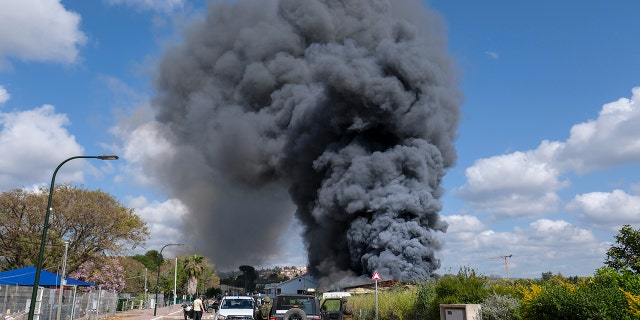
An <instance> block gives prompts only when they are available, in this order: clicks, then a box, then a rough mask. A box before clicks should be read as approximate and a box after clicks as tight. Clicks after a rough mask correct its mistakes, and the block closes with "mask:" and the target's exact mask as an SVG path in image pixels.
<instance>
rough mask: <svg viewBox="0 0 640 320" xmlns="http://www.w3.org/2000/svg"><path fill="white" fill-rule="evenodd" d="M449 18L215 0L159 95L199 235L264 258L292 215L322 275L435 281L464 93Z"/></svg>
mask: <svg viewBox="0 0 640 320" xmlns="http://www.w3.org/2000/svg"><path fill="white" fill-rule="evenodd" d="M442 25H443V24H442V21H441V19H440V17H439V16H438V15H437V14H436V13H434V12H432V11H430V10H429V9H427V8H425V7H424V6H423V4H421V2H420V1H415V0H348V1H347V0H342V1H340V0H277V1H276V0H274V1H264V0H240V1H234V2H225V1H215V2H211V3H210V4H209V7H208V11H207V15H206V16H205V17H203V18H202V19H200V20H197V21H195V22H193V24H192V25H191V26H190V27H189V28H188V29H187V31H186V32H185V34H184V39H183V42H182V43H181V44H180V45H178V46H176V47H173V48H171V49H170V50H168V51H167V52H166V53H165V55H164V56H163V58H162V59H161V61H160V64H159V72H158V77H157V79H156V88H157V96H156V99H155V101H154V105H155V106H156V110H157V116H156V119H157V121H158V122H159V123H160V124H161V125H162V126H163V129H164V134H165V135H166V137H167V139H169V140H170V141H171V143H172V145H173V150H174V153H173V155H172V156H170V157H167V158H165V159H156V160H154V161H156V162H157V164H156V165H153V166H151V168H155V173H154V174H155V175H157V176H160V177H161V179H159V180H161V181H162V183H163V186H164V187H165V188H166V189H167V191H168V192H170V193H171V194H173V195H176V196H177V197H179V198H180V199H181V200H182V201H183V202H184V203H185V204H186V205H187V206H188V207H189V209H190V216H189V217H188V219H187V221H185V232H186V234H187V236H188V238H189V239H190V241H191V244H192V245H194V246H196V247H197V248H198V250H199V251H200V252H201V253H202V254H205V255H207V256H209V257H211V258H212V260H213V261H214V262H215V263H216V265H218V267H219V268H224V267H232V268H237V266H239V265H242V264H250V265H259V264H260V263H262V262H264V261H265V260H266V259H268V258H269V257H270V256H272V255H273V254H274V253H276V252H277V251H278V250H279V248H280V247H281V244H280V243H279V242H278V239H284V240H285V241H286V240H287V239H288V238H290V237H288V235H287V234H286V233H285V232H286V228H287V226H288V225H289V221H291V219H293V215H292V213H293V212H295V217H296V218H297V219H298V220H299V221H300V222H301V224H302V226H303V229H304V230H303V234H302V235H303V239H304V244H305V246H306V249H307V250H308V252H307V253H308V267H309V270H310V271H311V272H312V274H314V275H316V276H320V277H327V279H328V278H330V276H331V275H340V277H343V276H344V275H349V276H370V275H371V274H372V272H373V271H374V270H378V271H379V272H380V273H381V274H382V275H383V276H384V277H385V278H387V279H388V278H393V279H396V280H404V281H410V280H417V279H424V278H425V277H428V276H429V275H430V274H431V273H432V272H433V271H434V270H436V269H437V268H438V267H439V266H440V262H439V260H438V259H437V258H436V257H435V252H436V251H437V250H438V249H439V248H440V247H441V243H440V241H439V240H438V237H437V232H445V231H446V229H447V224H446V223H445V222H444V221H442V220H440V218H439V212H440V211H441V209H442V205H441V202H440V200H439V198H440V197H441V195H442V192H443V191H442V189H441V187H440V182H441V180H442V178H443V176H444V174H445V168H447V167H449V166H452V165H453V164H454V162H455V159H456V152H455V149H454V145H453V141H454V140H455V138H456V129H457V126H458V121H459V113H460V110H459V108H460V103H461V99H462V98H461V94H460V92H459V89H458V82H457V77H456V74H455V72H454V67H453V63H452V61H451V58H450V56H449V55H448V52H447V43H446V36H445V33H444V31H443V30H444V28H443V26H442Z"/></svg>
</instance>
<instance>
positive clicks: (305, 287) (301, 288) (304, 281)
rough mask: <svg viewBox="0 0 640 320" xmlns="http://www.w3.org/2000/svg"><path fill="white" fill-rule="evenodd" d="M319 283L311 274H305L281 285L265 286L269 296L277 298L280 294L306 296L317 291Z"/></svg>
mask: <svg viewBox="0 0 640 320" xmlns="http://www.w3.org/2000/svg"><path fill="white" fill-rule="evenodd" d="M317 287H318V281H316V279H315V278H314V277H312V276H311V275H310V274H303V275H301V276H298V277H295V278H293V279H290V280H287V281H282V282H279V283H269V284H267V285H265V286H264V291H265V293H266V294H267V295H268V296H271V297H275V296H277V295H279V294H284V293H286V294H296V293H297V294H306V293H310V292H313V291H315V290H316V288H317Z"/></svg>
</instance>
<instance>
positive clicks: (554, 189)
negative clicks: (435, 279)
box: [0, 0, 640, 277]
mask: <svg viewBox="0 0 640 320" xmlns="http://www.w3.org/2000/svg"><path fill="white" fill-rule="evenodd" d="M425 6H429V7H431V8H432V9H434V10H436V11H437V12H439V13H440V14H441V16H442V19H443V20H444V25H445V26H446V34H447V37H448V42H449V51H450V52H451V55H452V57H453V60H454V62H455V64H456V70H457V71H458V73H459V77H460V79H461V91H462V92H463V94H464V102H463V104H462V116H461V122H460V127H459V129H458V135H459V138H458V140H457V142H456V149H457V152H458V160H457V163H456V165H455V166H454V167H452V168H450V169H449V170H448V173H447V175H446V176H445V178H444V182H443V188H445V195H444V196H443V198H442V203H443V211H442V213H441V215H442V217H443V218H444V219H445V220H446V221H447V222H449V230H448V232H447V233H445V234H441V235H440V237H441V238H442V239H443V240H444V241H445V243H446V244H445V246H444V248H443V250H441V251H439V252H438V254H437V255H438V256H439V257H440V258H441V260H442V267H441V269H440V271H439V272H456V271H457V270H458V268H459V267H461V266H469V267H472V268H474V269H476V270H478V271H479V272H480V273H482V274H485V275H498V276H505V265H504V261H503V260H502V259H501V258H497V257H500V256H504V255H512V257H511V258H509V259H508V262H509V275H510V277H539V276H540V274H541V273H542V272H547V271H551V272H553V273H562V274H564V275H589V274H592V273H593V271H594V270H595V269H596V268H598V267H600V266H602V264H603V261H604V259H605V252H606V250H607V249H608V248H609V247H610V245H611V242H612V241H613V237H614V235H615V234H616V233H617V230H618V229H619V228H620V226H621V225H623V224H631V225H633V226H634V227H638V226H639V225H640V224H639V222H640V183H639V180H640V179H639V177H640V175H639V174H638V172H639V170H640V166H639V163H640V109H639V106H638V103H639V101H640V81H639V79H638V75H639V74H640V64H639V63H638V61H640V46H639V45H638V42H637V37H638V34H640V26H639V25H638V24H637V23H636V22H635V21H636V19H635V13H637V12H638V10H639V9H640V4H639V3H637V2H636V1H631V0H623V1H616V2H613V3H612V2H605V1H591V2H589V3H586V4H581V5H580V6H575V5H571V3H568V2H567V3H558V2H557V1H548V0H545V1H525V2H517V3H515V2H513V1H492V2H488V3H487V2H478V1H462V0H448V1H445V0H434V1H431V2H427V3H425ZM205 10H206V4H205V1H184V0H157V1H150V0H148V1H141V0H140V1H136V0H130V1H127V0H96V1H85V0H73V1H56V0H37V1H36V0H29V1H25V0H5V1H2V2H0V148H1V149H2V150H4V153H3V154H4V156H3V158H2V159H0V190H10V189H14V188H19V187H26V188H29V187H32V186H34V185H47V186H48V183H49V181H50V178H51V174H52V171H53V169H54V168H55V167H56V166H57V165H58V164H59V163H60V162H61V161H62V160H64V159H66V158H68V157H70V156H73V155H80V154H85V155H98V154H118V155H119V156H121V159H120V160H118V161H115V162H101V161H99V160H94V161H80V160H76V161H74V162H70V163H68V164H66V165H65V166H64V169H62V170H61V171H60V172H59V173H58V177H57V181H58V182H73V183H78V184H81V185H83V186H84V187H86V188H90V189H94V188H99V189H101V190H103V191H106V192H108V193H110V194H113V195H114V196H115V197H116V198H117V199H118V200H119V201H121V202H122V203H123V204H125V205H127V206H129V207H132V208H135V209H136V211H137V212H138V213H139V214H140V215H141V217H142V218H143V219H144V220H145V221H147V222H148V224H149V227H150V231H151V233H152V236H151V239H150V241H149V243H148V244H147V248H145V249H156V250H158V249H159V248H160V247H162V246H163V245H164V244H166V243H170V242H180V241H182V238H181V236H180V232H179V231H178V228H176V226H177V225H178V224H180V223H181V221H182V219H184V218H187V217H188V216H189V214H188V212H187V209H186V207H185V206H184V205H183V204H182V203H181V201H180V200H179V199H175V198H172V197H170V196H169V195H168V194H167V192H166V190H164V189H163V188H162V187H160V186H159V184H158V183H157V181H156V180H155V179H158V177H153V176H149V175H148V174H147V172H146V171H144V165H145V163H146V162H145V159H148V158H152V157H154V156H161V155H162V154H165V153H166V152H170V151H171V150H167V148H169V146H167V145H165V144H163V141H161V140H157V139H156V132H155V131H154V130H155V129H154V125H153V117H154V111H153V109H152V108H151V107H150V105H151V102H150V101H151V99H152V98H153V96H154V92H153V87H152V86H151V79H153V77H154V72H156V62H157V60H158V59H159V57H161V56H162V54H163V52H164V51H165V48H166V47H167V46H168V45H171V44H174V43H176V42H179V41H181V30H182V28H184V26H185V25H188V24H189V21H191V20H192V19H194V17H198V16H200V15H202V14H203V13H204V11H205ZM217 227H220V226H217ZM290 229H291V230H292V231H294V232H292V233H288V234H289V235H291V234H295V229H296V227H295V226H291V227H290ZM284 240H285V239H282V241H283V243H284ZM287 240H288V242H290V243H298V245H282V250H281V251H280V252H277V253H274V254H273V255H271V256H270V257H269V259H268V260H267V261H265V262H264V264H265V265H271V264H279V265H282V264H286V265H290V264H295V265H302V264H304V262H305V259H304V258H303V250H302V249H301V247H300V245H299V241H300V240H299V238H294V239H293V240H292V239H291V238H289V239H287ZM172 250H176V251H172ZM177 250H181V251H177ZM197 251H198V246H197V245H191V244H190V246H187V247H185V248H182V247H174V248H171V247H169V248H167V250H165V252H169V253H170V254H171V253H178V252H179V253H191V252H197ZM214 262H216V261H215V259H214Z"/></svg>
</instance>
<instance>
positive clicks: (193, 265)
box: [184, 254, 206, 296]
mask: <svg viewBox="0 0 640 320" xmlns="http://www.w3.org/2000/svg"><path fill="white" fill-rule="evenodd" d="M204 262H205V259H204V257H203V256H201V255H197V254H194V255H193V256H191V257H186V258H185V259H184V272H185V274H186V276H187V293H188V294H189V295H191V296H193V295H194V294H196V291H197V290H198V278H200V276H201V275H202V274H203V272H204V271H205V268H206V266H205V265H204Z"/></svg>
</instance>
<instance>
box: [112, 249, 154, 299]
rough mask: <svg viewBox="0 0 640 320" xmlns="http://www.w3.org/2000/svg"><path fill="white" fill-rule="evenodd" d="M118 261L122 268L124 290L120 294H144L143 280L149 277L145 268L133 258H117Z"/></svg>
mask: <svg viewBox="0 0 640 320" xmlns="http://www.w3.org/2000/svg"><path fill="white" fill-rule="evenodd" d="M118 261H119V262H120V265H121V266H122V267H123V268H124V282H125V283H124V288H123V289H122V292H127V293H144V285H145V279H146V277H148V276H149V275H150V272H149V270H148V269H147V270H145V269H146V266H145V265H144V264H142V263H141V262H140V261H138V260H136V259H133V257H119V258H118Z"/></svg>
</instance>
